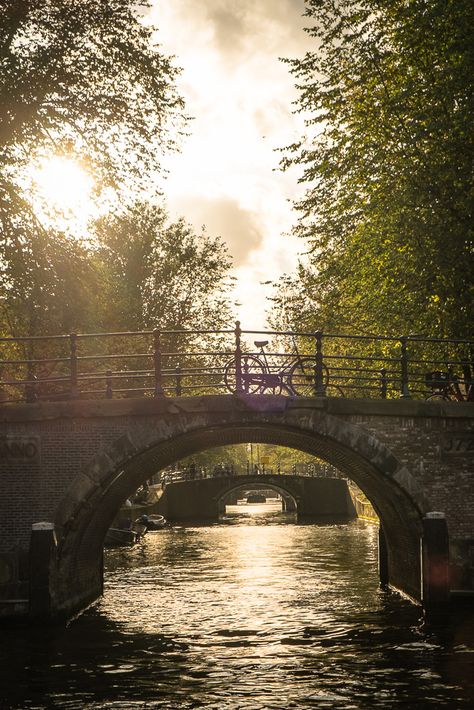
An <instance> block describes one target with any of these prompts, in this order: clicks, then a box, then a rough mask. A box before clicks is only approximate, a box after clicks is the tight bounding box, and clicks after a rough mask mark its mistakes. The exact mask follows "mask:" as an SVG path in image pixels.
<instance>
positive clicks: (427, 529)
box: [421, 511, 449, 615]
mask: <svg viewBox="0 0 474 710" xmlns="http://www.w3.org/2000/svg"><path fill="white" fill-rule="evenodd" d="M421 570H422V587H421V588H422V601H423V607H424V610H425V613H426V614H428V615H430V614H436V613H439V612H443V611H445V610H446V607H447V604H448V602H449V535H448V526H447V524H446V517H445V515H444V513H439V512H435V511H433V512H430V513H427V514H426V515H425V517H424V518H423V537H422V540H421Z"/></svg>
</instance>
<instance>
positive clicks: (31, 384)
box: [25, 362, 38, 403]
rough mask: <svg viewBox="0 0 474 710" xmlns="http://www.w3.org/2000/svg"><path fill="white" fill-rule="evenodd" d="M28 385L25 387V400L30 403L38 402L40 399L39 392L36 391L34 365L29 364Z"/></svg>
mask: <svg viewBox="0 0 474 710" xmlns="http://www.w3.org/2000/svg"><path fill="white" fill-rule="evenodd" d="M26 379H27V383H26V385H25V400H26V402H28V403H31V402H36V400H37V399H38V392H37V391H36V387H37V385H36V376H35V373H34V372H33V363H32V362H29V363H28V370H27V373H26Z"/></svg>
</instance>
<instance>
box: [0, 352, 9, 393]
mask: <svg viewBox="0 0 474 710" xmlns="http://www.w3.org/2000/svg"><path fill="white" fill-rule="evenodd" d="M2 379H3V362H2V361H1V360H0V380H2ZM6 399H7V396H6V392H5V389H4V387H3V382H0V403H1V402H5V401H6Z"/></svg>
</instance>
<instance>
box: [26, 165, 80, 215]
mask: <svg viewBox="0 0 474 710" xmlns="http://www.w3.org/2000/svg"><path fill="white" fill-rule="evenodd" d="M34 181H35V183H36V185H37V188H38V190H39V192H40V193H41V196H42V197H44V199H46V200H48V202H49V203H50V204H51V203H52V204H53V205H54V206H55V207H56V208H57V209H61V210H72V211H75V210H76V209H78V208H80V207H81V206H82V205H83V204H84V202H88V201H89V200H90V198H91V192H92V188H93V185H94V181H93V179H92V177H91V175H90V174H89V173H88V172H87V171H86V170H85V169H84V168H82V167H81V166H80V165H79V163H77V162H76V161H75V160H72V159H71V158H64V157H61V156H54V157H53V158H48V159H46V160H44V161H43V162H42V164H40V166H39V167H38V169H37V170H36V171H35V173H34Z"/></svg>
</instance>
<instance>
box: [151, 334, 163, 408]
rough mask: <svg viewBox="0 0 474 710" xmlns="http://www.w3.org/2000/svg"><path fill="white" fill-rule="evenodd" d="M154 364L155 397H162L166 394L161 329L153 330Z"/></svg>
mask: <svg viewBox="0 0 474 710" xmlns="http://www.w3.org/2000/svg"><path fill="white" fill-rule="evenodd" d="M153 365H154V369H155V392H154V395H155V397H160V396H161V397H162V396H163V395H164V394H165V391H164V389H163V376H162V372H161V333H160V331H159V330H154V331H153Z"/></svg>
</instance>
